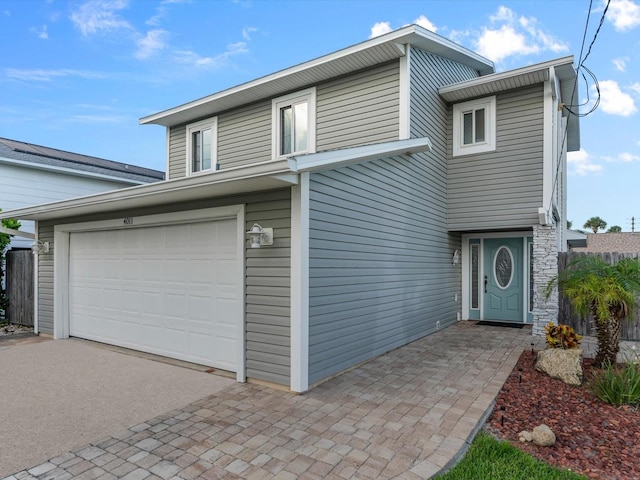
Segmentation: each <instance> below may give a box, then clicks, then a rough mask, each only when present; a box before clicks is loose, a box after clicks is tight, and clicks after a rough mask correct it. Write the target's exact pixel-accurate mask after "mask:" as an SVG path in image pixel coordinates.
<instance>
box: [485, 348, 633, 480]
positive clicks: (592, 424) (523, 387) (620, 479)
mask: <svg viewBox="0 0 640 480" xmlns="http://www.w3.org/2000/svg"><path fill="white" fill-rule="evenodd" d="M535 358H536V354H535V353H532V352H531V351H530V350H527V351H525V352H524V353H523V354H522V355H521V356H520V359H519V361H518V364H517V365H516V367H515V368H514V369H513V372H512V373H511V375H510V376H509V378H508V379H507V381H506V382H505V384H504V387H503V388H502V391H501V392H500V394H499V395H498V398H497V400H496V406H495V408H494V411H493V413H492V415H491V417H490V418H489V421H488V423H487V425H486V426H485V428H486V429H487V430H488V431H489V432H490V433H492V434H493V435H495V436H496V437H498V438H501V439H504V440H508V441H509V442H510V443H512V444H513V445H515V446H516V447H517V448H519V449H520V450H522V451H524V452H527V453H529V454H530V455H533V456H534V457H536V458H538V459H540V460H543V461H545V462H547V463H548V464H550V465H554V466H556V467H559V468H564V469H571V470H572V471H574V472H577V473H581V474H583V475H586V476H587V477H588V478H597V479H606V480H640V410H638V409H636V408H633V407H620V408H616V407H613V406H611V405H608V404H606V403H604V402H601V401H600V400H598V398H597V397H596V396H595V395H594V394H593V393H591V390H590V389H589V388H588V387H587V386H586V385H585V384H583V385H582V386H581V387H573V386H570V385H566V384H565V383H563V382H561V381H560V380H554V379H552V378H551V377H549V376H548V375H545V374H543V373H540V372H538V371H536V370H535V368H534V362H535ZM592 363H593V361H592V360H589V359H585V360H583V370H584V377H585V379H587V378H589V372H590V370H591V368H592ZM520 369H522V370H520ZM520 376H522V381H521V382H520ZM501 407H504V411H502V410H501ZM502 413H504V425H501V421H500V419H501V414H502ZM542 423H544V424H546V425H547V426H549V428H551V430H552V431H553V433H555V435H556V444H555V445H553V446H551V447H539V446H537V445H534V444H533V443H522V442H520V441H519V440H518V433H520V432H521V431H522V430H528V431H532V430H533V428H534V427H535V426H537V425H540V424H542Z"/></svg>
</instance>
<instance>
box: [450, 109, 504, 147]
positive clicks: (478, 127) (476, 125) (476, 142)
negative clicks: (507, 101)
mask: <svg viewBox="0 0 640 480" xmlns="http://www.w3.org/2000/svg"><path fill="white" fill-rule="evenodd" d="M495 149H496V97H488V98H481V99H479V100H472V101H470V102H464V103H458V104H456V105H454V106H453V155H454V156H458V155H470V154H472V153H481V152H491V151H494V150H495Z"/></svg>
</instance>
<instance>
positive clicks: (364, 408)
mask: <svg viewBox="0 0 640 480" xmlns="http://www.w3.org/2000/svg"><path fill="white" fill-rule="evenodd" d="M530 332H531V330H530V328H526V327H525V328H523V329H512V328H500V327H484V326H478V325H476V324H475V322H460V323H458V324H456V325H454V326H452V327H449V328H447V329H445V330H442V331H440V332H437V333H435V334H433V335H430V336H428V337H425V338H423V339H420V340H418V341H416V342H413V343H412V344H410V345H407V346H405V347H402V348H399V349H397V350H394V351H392V352H389V353H388V354H386V355H383V356H381V357H378V358H376V359H374V360H372V361H370V362H367V363H365V364H363V365H360V366H359V367H357V368H354V369H352V370H351V371H349V372H346V373H344V374H343V375H340V376H338V377H336V378H334V379H332V380H329V381H327V382H325V383H323V384H321V385H319V386H317V387H316V388H314V389H313V390H311V391H310V392H308V393H306V394H304V395H294V394H291V393H288V392H282V391H278V390H274V389H272V388H269V387H264V386H259V385H252V384H238V383H233V384H229V385H228V386H226V387H225V388H223V389H221V390H220V391H218V392H217V393H215V394H213V395H210V396H207V397H205V398H202V399H200V400H197V401H195V402H193V403H190V404H188V405H186V406H184V407H182V408H179V409H176V410H172V411H170V412H168V413H165V414H163V415H160V416H156V417H153V418H150V419H148V420H146V421H145V422H142V423H139V424H138V425H135V426H133V427H131V428H129V429H127V430H124V429H123V430H121V431H119V432H118V433H115V434H111V435H110V436H106V437H105V438H101V439H97V441H95V442H93V443H91V444H90V445H87V446H85V447H83V448H80V449H77V450H74V451H73V452H66V453H61V454H60V455H58V456H57V457H55V458H52V459H51V460H50V461H49V462H45V463H42V464H39V465H36V466H35V467H32V468H29V469H27V470H23V471H21V472H18V473H17V474H15V475H14V476H11V477H9V478H10V479H12V480H13V479H24V478H34V477H37V478H41V479H45V478H46V479H54V478H55V479H67V478H100V479H104V480H106V479H113V478H125V479H128V480H133V479H143V478H146V479H149V480H151V479H157V478H164V479H168V478H174V479H180V478H182V479H195V478H197V479H215V478H225V479H233V478H248V479H261V480H262V479H272V478H273V479H295V478H299V479H346V478H372V479H373V478H376V479H378V478H396V477H398V478H406V479H412V478H416V479H417V478H429V477H430V476H432V475H433V474H434V473H436V472H438V471H439V470H440V469H441V468H442V467H444V466H445V465H447V464H448V463H449V462H451V460H452V459H453V458H454V457H455V456H456V455H458V454H459V453H460V452H461V451H462V450H464V447H465V446H466V444H467V442H468V441H469V439H470V436H471V435H472V434H473V432H474V431H475V430H476V429H477V428H478V427H479V426H481V424H482V422H483V419H484V417H485V415H486V414H487V413H488V410H489V409H490V407H491V405H492V402H493V400H494V398H495V396H496V394H497V393H498V391H499V390H500V388H501V386H502V384H503V383H504V380H505V379H506V378H507V376H508V375H509V373H510V372H511V370H512V369H513V366H514V365H515V362H516V360H517V358H518V356H519V355H520V353H521V351H522V349H523V348H530V346H531V342H532V341H535V342H536V347H538V346H539V345H540V344H541V343H542V342H543V339H540V338H536V339H535V340H534V339H533V338H532V337H531V333H530ZM151 380H152V379H150V381H151Z"/></svg>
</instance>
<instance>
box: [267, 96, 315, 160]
mask: <svg viewBox="0 0 640 480" xmlns="http://www.w3.org/2000/svg"><path fill="white" fill-rule="evenodd" d="M272 121H273V125H272V133H273V139H272V141H273V158H284V157H288V156H291V155H296V154H302V153H313V152H315V148H316V146H315V141H316V140H315V139H316V132H315V129H316V125H315V122H316V89H315V88H310V89H307V90H304V91H302V92H296V93H293V94H291V95H286V96H284V97H280V98H276V99H274V100H273V102H272Z"/></svg>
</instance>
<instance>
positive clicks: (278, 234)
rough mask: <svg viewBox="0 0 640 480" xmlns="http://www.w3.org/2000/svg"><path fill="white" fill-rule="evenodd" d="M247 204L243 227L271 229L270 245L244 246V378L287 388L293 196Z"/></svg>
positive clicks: (289, 345) (282, 196) (288, 381)
mask: <svg viewBox="0 0 640 480" xmlns="http://www.w3.org/2000/svg"><path fill="white" fill-rule="evenodd" d="M286 193H287V195H281V196H280V197H278V198H273V199H271V200H269V201H264V202H260V203H251V204H247V209H246V227H247V230H249V229H250V228H251V226H252V225H253V224H254V223H259V224H260V225H262V226H263V227H272V228H273V237H274V239H273V245H272V246H270V247H263V248H247V251H246V252H247V253H246V262H247V263H246V335H247V338H246V340H247V341H246V348H247V377H249V378H258V379H261V380H266V381H270V382H275V383H279V384H283V385H289V383H290V380H289V379H290V372H291V335H290V324H291V317H290V314H291V281H290V276H291V197H290V195H288V192H286Z"/></svg>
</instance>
